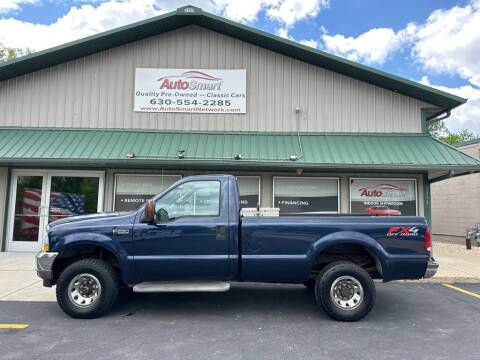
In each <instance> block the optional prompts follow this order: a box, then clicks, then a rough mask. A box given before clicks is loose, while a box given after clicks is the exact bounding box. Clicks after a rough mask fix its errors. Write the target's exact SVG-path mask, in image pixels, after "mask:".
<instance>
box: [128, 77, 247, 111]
mask: <svg viewBox="0 0 480 360" xmlns="http://www.w3.org/2000/svg"><path fill="white" fill-rule="evenodd" d="M246 79H247V72H246V70H210V69H145V68H137V69H135V96H134V111H138V112H169V113H171V112H174V113H177V112H179V113H216V114H227V113H231V114H245V112H246V102H247V90H246V89H247V80H246Z"/></svg>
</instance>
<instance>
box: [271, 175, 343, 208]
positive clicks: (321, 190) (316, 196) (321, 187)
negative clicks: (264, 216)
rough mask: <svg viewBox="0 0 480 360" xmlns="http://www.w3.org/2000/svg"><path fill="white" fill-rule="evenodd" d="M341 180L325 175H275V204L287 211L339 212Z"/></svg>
mask: <svg viewBox="0 0 480 360" xmlns="http://www.w3.org/2000/svg"><path fill="white" fill-rule="evenodd" d="M338 187H339V180H338V178H323V177H281V176H274V177H273V206H274V207H276V208H280V215H282V214H286V213H317V214H321V213H337V212H339V191H338V190H339V189H338Z"/></svg>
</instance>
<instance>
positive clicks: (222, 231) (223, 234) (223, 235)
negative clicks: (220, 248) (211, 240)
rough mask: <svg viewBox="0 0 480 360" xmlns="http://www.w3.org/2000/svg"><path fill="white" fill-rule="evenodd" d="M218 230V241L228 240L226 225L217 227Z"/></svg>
mask: <svg viewBox="0 0 480 360" xmlns="http://www.w3.org/2000/svg"><path fill="white" fill-rule="evenodd" d="M215 230H216V239H217V240H226V239H227V226H226V225H217V226H216V227H215Z"/></svg>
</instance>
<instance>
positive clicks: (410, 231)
mask: <svg viewBox="0 0 480 360" xmlns="http://www.w3.org/2000/svg"><path fill="white" fill-rule="evenodd" d="M419 230H420V229H419V228H418V227H416V226H411V227H410V226H392V227H391V228H390V229H388V232H387V236H418V232H419Z"/></svg>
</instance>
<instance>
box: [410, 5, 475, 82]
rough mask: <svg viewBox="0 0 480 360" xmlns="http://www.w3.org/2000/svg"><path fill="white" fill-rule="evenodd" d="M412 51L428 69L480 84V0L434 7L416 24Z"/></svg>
mask: <svg viewBox="0 0 480 360" xmlns="http://www.w3.org/2000/svg"><path fill="white" fill-rule="evenodd" d="M412 53H413V55H414V57H415V58H416V60H417V61H418V62H419V63H420V64H421V65H422V66H423V67H424V68H425V69H426V70H429V71H433V72H437V73H450V74H457V75H459V76H461V77H462V78H464V79H467V80H470V82H471V83H472V84H476V85H480V0H475V1H472V2H470V3H469V4H468V5H466V6H465V7H458V6H455V7H453V8H451V9H447V10H436V11H434V12H433V13H432V14H431V15H430V16H429V17H428V19H427V21H426V22H425V23H424V24H422V25H418V26H416V29H415V44H414V46H413V49H412Z"/></svg>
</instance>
